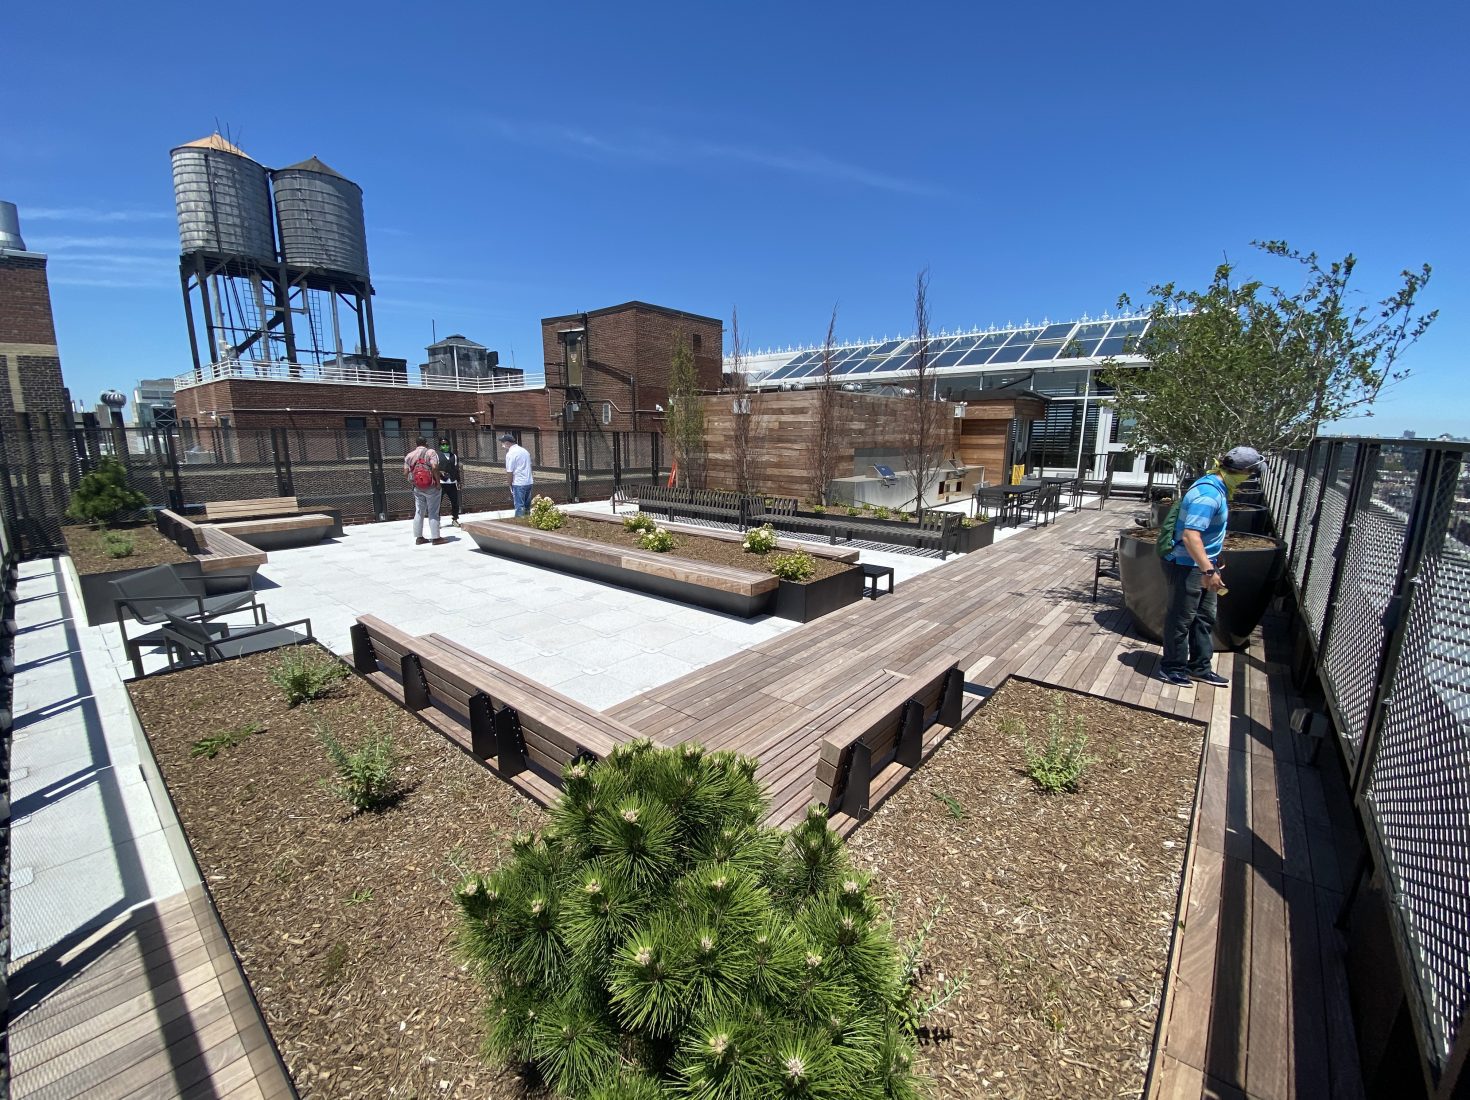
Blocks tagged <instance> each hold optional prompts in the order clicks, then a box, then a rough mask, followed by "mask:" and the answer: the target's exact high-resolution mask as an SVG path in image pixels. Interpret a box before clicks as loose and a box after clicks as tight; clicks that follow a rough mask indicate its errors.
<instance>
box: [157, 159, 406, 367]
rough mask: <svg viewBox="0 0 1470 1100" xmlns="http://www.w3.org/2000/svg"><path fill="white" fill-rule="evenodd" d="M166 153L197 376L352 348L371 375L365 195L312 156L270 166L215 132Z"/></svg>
mask: <svg viewBox="0 0 1470 1100" xmlns="http://www.w3.org/2000/svg"><path fill="white" fill-rule="evenodd" d="M170 158H171V160H172V162H173V177H174V205H175V208H176V210H177V213H178V221H179V251H180V255H179V282H180V285H181V287H182V289H183V295H184V315H185V318H186V321H187V323H188V328H189V350H190V352H191V354H192V355H193V358H194V367H195V370H196V372H197V371H198V370H199V369H200V368H202V367H206V366H211V365H215V364H228V365H231V366H235V365H246V366H248V364H250V363H258V364H261V365H265V364H270V365H272V366H278V365H279V364H282V363H284V364H287V365H288V369H289V368H291V367H296V366H300V365H310V366H316V367H319V366H321V365H322V364H323V363H326V362H329V361H332V362H341V361H343V356H344V353H346V352H352V353H353V354H355V355H357V356H360V357H361V358H363V359H365V360H366V362H367V366H368V368H369V369H376V367H377V359H378V348H377V334H376V332H375V330H374V327H373V309H372V295H373V287H372V282H371V281H370V279H369V277H368V259H367V229H366V224H365V222H364V218H363V209H362V188H361V187H359V186H358V185H357V184H355V183H353V182H352V181H351V180H349V179H347V178H346V177H344V176H342V175H341V174H339V173H338V172H335V171H333V170H332V169H331V168H329V167H328V166H327V165H326V164H323V163H322V162H321V161H320V160H318V159H317V158H316V157H311V158H309V159H307V160H304V161H302V162H301V163H299V164H293V165H290V166H289V167H286V168H278V169H276V170H275V171H270V170H268V169H266V168H265V167H264V166H263V165H261V164H259V163H257V162H256V161H255V160H253V159H252V158H251V157H250V156H248V155H247V154H246V153H245V152H244V151H243V150H241V149H240V148H238V147H237V146H235V145H232V144H231V143H230V142H228V141H226V140H225V139H224V138H223V137H221V136H220V135H219V134H213V135H211V136H209V137H206V138H201V139H200V140H198V141H191V142H189V143H188V144H186V145H180V146H179V147H178V148H176V149H174V150H172V152H171V153H170ZM354 330H355V331H354ZM354 348H355V349H356V350H355V352H353V349H354Z"/></svg>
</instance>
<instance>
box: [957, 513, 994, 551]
mask: <svg viewBox="0 0 1470 1100" xmlns="http://www.w3.org/2000/svg"><path fill="white" fill-rule="evenodd" d="M994 542H995V523H994V521H992V520H987V521H986V522H985V523H977V524H975V526H974V527H963V526H962V527H961V528H960V531H959V545H958V546H956V547H955V549H956V550H958V551H959V552H960V553H961V554H972V553H974V552H975V551H976V550H983V549H985V547H987V546H990V545H991V544H992V543H994Z"/></svg>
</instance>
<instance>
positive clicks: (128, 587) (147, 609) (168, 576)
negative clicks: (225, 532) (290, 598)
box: [112, 565, 265, 676]
mask: <svg viewBox="0 0 1470 1100" xmlns="http://www.w3.org/2000/svg"><path fill="white" fill-rule="evenodd" d="M240 576H241V577H243V578H244V579H245V587H244V588H242V589H241V590H239V591H236V592H218V593H216V594H213V595H211V594H209V593H208V591H207V589H206V588H205V582H204V579H203V578H202V577H190V576H187V575H180V574H179V573H178V572H176V571H175V570H174V568H173V567H172V566H169V565H158V566H154V567H153V568H152V569H145V570H143V572H141V573H136V574H134V575H133V576H131V577H125V578H123V579H122V580H120V581H113V582H112V590H113V593H114V595H113V598H112V604H113V608H114V609H115V610H116V612H117V628H118V629H119V630H120V631H122V636H123V645H124V647H125V648H126V649H127V652H128V656H129V657H130V658H132V662H133V672H134V673H135V674H136V675H138V676H142V675H143V659H142V654H141V648H142V646H143V645H145V644H153V645H156V644H158V643H159V642H161V641H162V640H163V637H162V635H161V634H159V633H158V632H156V631H154V632H151V633H147V634H142V635H139V636H138V637H136V638H129V637H128V629H127V621H128V619H130V618H131V619H134V620H136V621H137V622H140V623H142V624H143V625H144V626H158V625H160V624H161V623H164V622H166V621H167V620H168V617H169V616H170V615H177V616H179V617H180V618H186V619H188V618H194V619H200V620H209V619H215V618H218V617H219V616H221V615H228V614H230V613H231V612H234V611H249V612H251V614H252V616H253V617H254V619H255V621H256V622H257V623H261V622H264V621H265V605H264V604H262V603H260V602H258V601H257V600H256V598H255V595H256V593H255V587H254V574H253V573H246V574H241V575H240ZM212 577H213V578H214V579H215V580H216V581H218V582H220V583H224V581H225V580H226V579H227V575H226V574H220V573H214V574H212ZM236 579H238V578H236Z"/></svg>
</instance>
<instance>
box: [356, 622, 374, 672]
mask: <svg viewBox="0 0 1470 1100" xmlns="http://www.w3.org/2000/svg"><path fill="white" fill-rule="evenodd" d="M349 633H350V634H351V635H352V667H353V668H355V669H356V670H357V671H358V672H360V673H362V674H363V675H364V676H366V675H368V674H369V673H373V672H377V671H378V655H377V654H376V653H374V652H373V639H372V637H371V636H370V635H369V634H368V628H367V627H365V626H363V625H362V623H353V624H352V629H351V630H350V631H349Z"/></svg>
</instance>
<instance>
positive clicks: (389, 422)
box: [383, 416, 403, 435]
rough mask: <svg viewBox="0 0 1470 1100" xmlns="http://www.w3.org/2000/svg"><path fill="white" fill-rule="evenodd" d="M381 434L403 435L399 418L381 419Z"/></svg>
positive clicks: (388, 417)
mask: <svg viewBox="0 0 1470 1100" xmlns="http://www.w3.org/2000/svg"><path fill="white" fill-rule="evenodd" d="M383 434H384V435H402V434H403V421H402V420H401V419H400V418H399V417H396V416H385V417H383Z"/></svg>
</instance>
